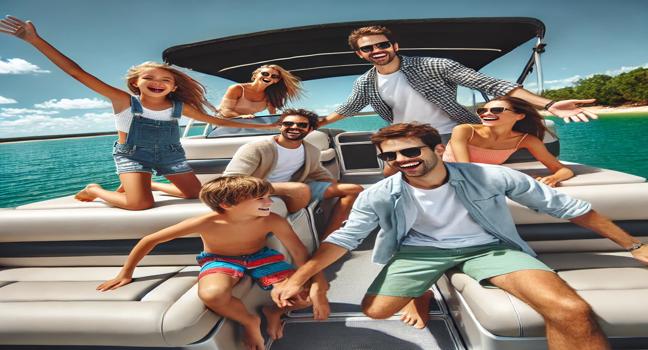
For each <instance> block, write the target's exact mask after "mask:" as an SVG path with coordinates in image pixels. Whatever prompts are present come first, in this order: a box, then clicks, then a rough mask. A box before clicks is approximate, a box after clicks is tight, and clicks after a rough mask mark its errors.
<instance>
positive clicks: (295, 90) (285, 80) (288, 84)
mask: <svg viewBox="0 0 648 350" xmlns="http://www.w3.org/2000/svg"><path fill="white" fill-rule="evenodd" d="M263 68H272V69H274V70H276V71H277V72H279V75H280V76H281V79H280V80H279V81H278V82H277V83H276V84H272V85H270V86H268V88H266V89H265V95H266V99H267V100H268V102H270V104H271V105H273V106H274V107H276V108H279V109H282V108H283V107H284V106H285V105H286V103H287V102H288V101H294V100H296V99H298V98H299V96H301V94H302V92H303V89H302V87H301V81H300V80H299V78H297V77H296V76H294V75H293V74H292V73H290V72H289V71H287V70H285V69H283V68H281V67H280V66H278V65H276V64H264V65H263V66H261V67H259V68H257V69H255V70H254V72H252V80H254V78H255V77H256V75H257V74H259V72H261V69H263Z"/></svg>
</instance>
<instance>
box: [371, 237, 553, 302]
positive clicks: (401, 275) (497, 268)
mask: <svg viewBox="0 0 648 350" xmlns="http://www.w3.org/2000/svg"><path fill="white" fill-rule="evenodd" d="M455 266H458V267H459V268H460V269H461V270H462V272H463V273H465V274H467V275H468V276H470V277H472V278H474V279H475V280H477V281H478V282H479V283H482V281H484V280H487V279H488V278H490V277H494V276H498V275H504V274H507V273H511V272H515V271H520V270H545V271H552V272H553V270H552V269H551V268H549V267H548V266H547V265H545V264H544V263H542V262H541V261H540V260H538V259H536V258H534V257H533V256H531V255H529V254H527V253H525V252H522V251H519V250H514V249H511V248H510V247H509V246H506V245H503V244H500V243H496V244H486V245H480V246H475V247H468V248H457V249H441V248H435V247H416V246H401V248H400V250H399V251H398V252H396V254H395V255H394V257H393V258H392V259H391V260H390V261H389V263H388V264H387V265H385V267H384V268H383V269H382V271H380V273H379V274H378V276H377V277H376V279H375V280H374V281H373V283H372V284H371V286H369V289H368V290H367V294H369V295H377V294H379V295H389V296H399V297H413V298H416V297H418V296H421V295H422V294H423V293H425V291H427V290H428V289H430V287H432V285H433V284H434V283H435V282H436V281H437V280H438V279H439V278H440V277H441V276H442V275H443V274H444V273H445V272H446V271H447V270H449V269H451V268H453V267H455Z"/></svg>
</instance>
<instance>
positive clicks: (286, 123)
mask: <svg viewBox="0 0 648 350" xmlns="http://www.w3.org/2000/svg"><path fill="white" fill-rule="evenodd" d="M293 125H297V127H298V128H301V129H306V128H308V123H306V122H288V121H285V122H281V126H285V127H287V128H289V127H291V126H293Z"/></svg>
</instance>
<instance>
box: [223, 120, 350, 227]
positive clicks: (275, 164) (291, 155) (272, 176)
mask: <svg viewBox="0 0 648 350" xmlns="http://www.w3.org/2000/svg"><path fill="white" fill-rule="evenodd" d="M318 120H319V118H318V116H317V114H315V113H313V112H311V111H307V110H304V109H287V110H285V111H284V112H283V113H282V114H281V116H280V117H279V121H278V123H279V125H280V127H281V129H280V131H281V134H280V135H278V136H274V137H272V138H269V139H267V140H261V141H257V142H252V143H248V144H246V145H244V146H242V147H241V148H239V150H238V151H237V152H236V154H234V157H233V158H232V161H231V162H230V163H229V165H228V166H227V168H226V169H225V172H224V175H251V176H254V177H258V178H261V179H266V180H268V181H270V182H271V183H272V186H273V187H274V194H275V195H278V196H280V197H281V198H282V199H283V200H284V202H285V203H286V207H287V208H288V211H289V212H291V213H292V212H295V211H297V210H299V209H301V208H304V207H306V206H307V205H308V204H309V203H310V202H312V201H315V200H323V199H330V198H336V197H337V198H339V200H338V201H337V203H336V204H335V207H334V208H333V212H332V214H331V218H330V220H329V224H328V227H327V228H326V230H325V231H324V233H323V235H322V238H324V237H326V236H327V235H328V234H329V233H331V232H333V231H335V230H336V229H338V228H339V227H340V226H341V225H342V222H343V221H344V220H346V219H347V217H348V216H349V212H350V211H351V207H352V205H353V202H354V201H355V199H356V198H357V196H358V194H359V193H360V192H361V191H362V186H360V185H355V184H342V183H337V182H336V180H335V179H334V178H333V176H331V174H330V173H329V172H328V170H326V169H325V168H324V167H323V166H322V163H321V162H320V150H319V149H318V148H317V147H315V146H314V145H312V144H310V143H308V142H306V141H304V138H305V137H306V135H308V134H309V133H310V132H311V131H313V130H315V129H316V128H317V126H318Z"/></svg>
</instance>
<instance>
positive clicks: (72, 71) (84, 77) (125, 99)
mask: <svg viewBox="0 0 648 350" xmlns="http://www.w3.org/2000/svg"><path fill="white" fill-rule="evenodd" d="M0 32H3V33H7V34H9V35H13V36H15V37H17V38H19V39H22V40H24V41H26V42H28V43H30V44H32V45H33V46H34V47H35V48H36V49H38V51H40V52H41V53H43V55H45V57H47V58H48V59H49V60H50V61H52V63H54V64H55V65H57V66H58V67H59V68H61V69H62V70H63V71H64V72H65V73H67V74H69V75H70V76H72V78H74V79H76V80H78V81H79V82H81V83H82V84H83V85H85V86H87V87H89V88H90V89H92V90H93V91H95V92H97V93H98V94H100V95H102V96H104V97H106V98H108V99H109V100H110V101H111V102H112V104H113V108H114V110H115V111H121V110H123V109H124V108H127V107H128V106H130V97H129V94H128V93H126V92H125V91H123V90H120V89H117V88H115V87H113V86H110V85H108V84H106V83H104V82H103V81H101V80H99V79H97V78H96V77H95V76H93V75H91V74H89V73H88V72H86V71H84V70H83V69H82V68H81V67H80V66H79V65H78V64H76V63H75V62H74V61H72V60H71V59H69V58H68V57H67V56H65V55H63V54H62V53H61V52H60V51H59V50H57V49H56V48H55V47H54V46H52V45H51V44H50V43H48V42H47V41H45V40H44V39H43V38H41V37H40V36H39V35H38V33H37V32H36V28H35V27H34V25H33V24H32V23H31V22H30V21H22V20H20V19H18V18H16V17H13V16H7V17H5V18H4V19H2V20H0Z"/></svg>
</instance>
